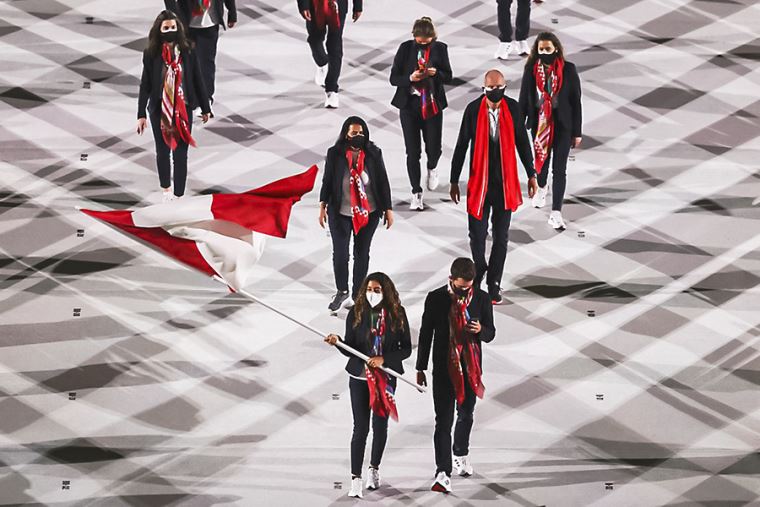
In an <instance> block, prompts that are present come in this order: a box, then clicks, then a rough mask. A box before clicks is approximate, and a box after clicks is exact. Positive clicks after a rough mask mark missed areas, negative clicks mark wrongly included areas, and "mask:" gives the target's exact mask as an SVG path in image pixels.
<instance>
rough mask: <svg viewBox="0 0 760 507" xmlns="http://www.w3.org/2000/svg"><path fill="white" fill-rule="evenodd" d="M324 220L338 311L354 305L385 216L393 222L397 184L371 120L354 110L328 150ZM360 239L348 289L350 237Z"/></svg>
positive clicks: (321, 209)
mask: <svg viewBox="0 0 760 507" xmlns="http://www.w3.org/2000/svg"><path fill="white" fill-rule="evenodd" d="M319 200H320V203H319V225H320V226H322V227H323V228H324V227H325V224H329V227H330V237H331V238H332V244H333V272H334V274H335V285H336V287H337V289H338V291H337V292H336V294H335V296H334V297H333V300H332V302H331V303H330V304H329V305H328V309H329V310H330V311H331V312H337V311H338V310H340V309H341V307H343V306H344V305H347V306H351V305H352V304H353V300H354V299H356V297H357V295H359V293H360V291H359V286H360V285H361V284H362V283H363V282H364V277H366V276H367V271H369V247H370V245H371V244H372V237H373V236H374V235H375V230H376V229H377V225H378V223H379V222H380V219H381V218H383V220H384V222H385V226H386V228H390V227H391V225H393V210H392V208H393V201H392V200H391V185H390V182H389V181H388V173H387V172H386V170H385V163H384V162H383V153H382V152H381V151H380V148H378V147H377V146H376V145H375V144H374V143H372V142H370V139H369V128H368V127H367V123H366V122H365V121H364V120H362V119H361V118H359V117H358V116H349V117H348V118H347V119H346V121H345V122H343V127H341V129H340V135H339V136H338V140H337V141H336V142H335V145H334V146H333V147H331V148H330V149H329V150H327V157H326V160H325V173H324V176H323V178H322V189H321V190H320V192H319ZM352 236H353V239H354V277H353V286H352V292H351V294H349V292H348V260H349V255H348V254H349V249H348V247H349V243H350V241H351V237H352Z"/></svg>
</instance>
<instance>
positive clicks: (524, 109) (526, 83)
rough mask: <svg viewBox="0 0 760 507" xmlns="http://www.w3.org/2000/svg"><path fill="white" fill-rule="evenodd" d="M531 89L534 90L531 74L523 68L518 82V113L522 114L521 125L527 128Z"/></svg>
mask: <svg viewBox="0 0 760 507" xmlns="http://www.w3.org/2000/svg"><path fill="white" fill-rule="evenodd" d="M532 88H535V85H534V83H533V72H531V71H530V70H529V69H528V68H527V67H526V68H525V72H523V77H522V81H521V82H520V99H519V103H520V112H521V113H522V121H521V123H522V124H523V125H524V126H525V127H526V128H527V123H528V112H529V110H530V109H529V108H530V103H531V100H530V94H531V93H535V91H533V90H532Z"/></svg>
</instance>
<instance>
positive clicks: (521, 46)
mask: <svg viewBox="0 0 760 507" xmlns="http://www.w3.org/2000/svg"><path fill="white" fill-rule="evenodd" d="M517 48H518V49H517V52H518V53H520V56H528V55H529V54H530V44H528V41H526V40H519V41H517Z"/></svg>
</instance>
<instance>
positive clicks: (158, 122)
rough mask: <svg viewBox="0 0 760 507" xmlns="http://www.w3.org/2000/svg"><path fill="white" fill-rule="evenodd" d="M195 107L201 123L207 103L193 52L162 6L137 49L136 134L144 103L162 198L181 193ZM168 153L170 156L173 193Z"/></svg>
mask: <svg viewBox="0 0 760 507" xmlns="http://www.w3.org/2000/svg"><path fill="white" fill-rule="evenodd" d="M196 107H200V108H201V113H202V118H203V123H206V122H207V121H208V119H209V114H210V113H211V108H210V107H209V99H208V95H207V93H206V87H205V85H204V84H203V77H202V75H201V71H200V68H199V66H198V62H197V60H196V57H195V53H193V51H192V50H191V49H190V43H189V42H188V39H187V37H186V35H185V28H184V26H183V24H182V23H181V22H180V21H179V18H178V17H177V15H176V14H174V13H173V12H172V11H163V12H161V14H159V15H158V17H157V18H156V20H155V21H154V22H153V27H152V28H151V29H150V32H149V34H148V47H147V49H146V50H145V52H144V53H143V69H142V77H141V78H140V95H139V98H138V102H137V133H138V134H140V135H142V133H143V131H144V130H145V128H146V127H147V123H148V121H147V119H146V116H147V115H146V108H147V112H148V113H150V125H151V127H152V129H153V138H154V139H155V141H156V165H157V166H158V179H159V182H160V184H161V188H162V190H163V200H164V202H167V201H171V200H174V199H176V198H178V197H182V196H183V195H184V194H185V182H186V180H187V149H188V146H190V145H192V146H195V139H193V136H192V135H191V130H192V127H193V115H192V112H193V109H195V108H196ZM170 157H171V158H173V159H174V193H172V188H171V187H172V171H171V161H170Z"/></svg>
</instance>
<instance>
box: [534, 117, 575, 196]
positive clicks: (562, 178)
mask: <svg viewBox="0 0 760 507" xmlns="http://www.w3.org/2000/svg"><path fill="white" fill-rule="evenodd" d="M535 137H536V133H535V132H533V138H534V139H535ZM572 142H573V138H572V136H571V135H570V132H568V131H567V130H566V129H557V130H555V132H554V141H553V142H552V145H551V147H550V148H549V154H548V155H549V156H548V157H547V159H546V161H545V162H544V167H543V169H542V170H541V173H540V174H538V176H537V178H536V180H537V183H538V186H539V187H541V188H544V187H546V183H547V181H548V178H549V164H550V163H551V167H552V210H553V211H562V201H564V199H565V189H566V188H567V158H568V157H569V156H570V145H571V144H572ZM536 169H538V168H536Z"/></svg>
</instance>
